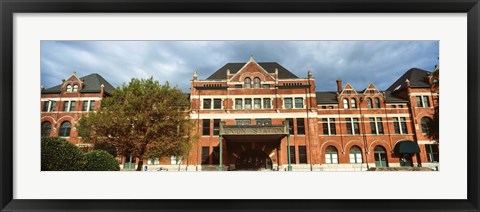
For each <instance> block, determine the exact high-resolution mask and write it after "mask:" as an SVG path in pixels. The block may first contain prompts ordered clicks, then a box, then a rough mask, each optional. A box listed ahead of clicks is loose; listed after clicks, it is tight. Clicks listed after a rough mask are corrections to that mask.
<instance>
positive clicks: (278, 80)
mask: <svg viewBox="0 0 480 212" xmlns="http://www.w3.org/2000/svg"><path fill="white" fill-rule="evenodd" d="M102 79H103V78H102ZM75 83H77V84H78V85H79V86H80V87H81V86H82V85H81V83H82V80H81V79H79V78H77V77H76V75H75V74H74V75H72V76H71V77H70V78H69V79H68V80H66V81H64V82H63V83H62V85H61V88H60V89H57V90H60V92H59V93H55V92H53V93H52V92H42V105H41V107H42V108H41V109H42V111H43V112H42V113H41V114H42V118H41V120H42V124H43V123H44V122H49V123H50V124H51V125H52V130H51V131H50V134H49V135H50V136H58V135H59V133H60V132H59V131H60V128H61V124H62V123H63V122H64V121H69V122H70V123H72V130H71V131H70V136H66V139H67V140H69V141H70V142H73V143H75V144H81V140H79V138H78V137H77V132H76V130H75V128H74V127H73V126H75V123H76V121H78V120H79V119H80V118H81V116H82V115H83V114H84V113H85V112H88V111H83V110H82V108H83V105H82V104H83V103H84V101H86V100H93V99H95V100H98V101H95V106H94V108H98V107H99V105H100V101H101V99H102V98H104V97H106V96H107V95H106V94H105V92H104V90H103V88H102V89H99V92H98V93H95V92H93V93H92V92H89V93H82V92H67V87H66V86H68V85H74V84H75ZM190 85H191V86H190V95H189V98H190V103H191V109H190V111H189V115H190V118H191V119H192V120H193V121H194V122H195V128H194V132H193V133H194V134H198V135H200V137H199V140H198V142H195V144H194V146H193V148H192V150H191V152H190V153H189V156H188V158H183V159H182V161H181V162H177V161H176V160H175V158H162V159H157V160H155V159H149V160H146V161H145V163H144V164H146V166H148V167H149V168H148V169H149V170H166V169H168V170H183V171H185V170H187V171H190V170H192V171H195V170H198V171H199V170H218V168H219V167H218V166H219V163H220V160H221V161H222V169H223V170H238V169H241V170H243V169H247V170H259V169H260V170H264V169H267V170H270V169H271V170H280V171H284V170H288V169H289V167H288V165H289V163H288V161H289V159H290V164H291V169H292V170H293V171H310V170H313V171H364V170H367V169H368V168H371V167H380V166H389V167H397V166H423V167H432V168H438V141H435V140H433V139H431V138H430V137H429V136H428V135H427V131H429V130H431V128H430V126H431V125H432V124H433V122H434V121H433V119H434V118H433V117H434V111H435V107H438V94H439V90H438V68H436V69H435V70H434V71H433V73H432V72H428V71H424V70H420V69H411V70H409V71H407V72H406V73H405V74H404V75H403V76H402V77H400V78H399V79H398V80H397V81H396V82H395V83H394V84H392V86H390V88H388V89H387V90H385V91H379V90H378V89H377V88H376V87H375V85H373V84H369V85H368V86H367V87H366V88H365V89H363V90H361V91H360V90H356V89H355V88H353V87H352V86H351V85H350V84H348V83H346V84H345V85H344V84H343V83H342V81H341V80H337V88H336V91H331V92H317V91H316V87H315V79H314V78H313V77H312V73H311V72H310V71H308V72H307V74H306V76H305V77H304V78H302V77H297V76H295V75H294V74H292V73H291V72H289V71H288V70H286V69H285V68H283V67H282V66H281V65H279V64H277V63H257V62H256V61H255V60H254V59H253V58H251V59H250V60H249V61H248V62H247V63H242V64H227V65H225V66H224V67H222V68H220V69H219V70H218V71H217V72H215V73H213V74H212V75H211V76H210V77H209V78H207V79H203V80H202V79H198V77H197V74H196V73H195V74H194V76H193V80H191V83H190ZM109 86H110V85H109ZM52 99H53V100H56V101H57V103H56V109H55V111H50V109H48V108H47V111H45V108H44V106H45V102H48V101H49V100H52ZM66 99H68V100H72V101H75V102H76V109H75V111H63V104H64V100H66ZM422 119H423V121H422ZM287 125H288V126H287ZM282 126H283V127H287V128H285V129H286V130H285V133H283V132H282V133H278V134H272V133H268V132H270V131H269V130H271V129H272V127H277V128H278V127H280V128H278V129H281V127H282ZM228 127H230V128H232V129H237V128H238V129H241V130H237V131H238V132H239V133H238V134H227V133H225V134H224V132H225V130H224V129H226V128H228ZM42 129H43V128H42ZM242 130H243V131H242ZM244 131H245V132H247V133H240V132H244ZM264 132H267V133H264ZM220 142H222V143H220ZM405 142H411V143H413V144H414V146H418V148H419V149H420V152H419V153H411V154H409V155H406V154H404V153H399V151H400V150H399V148H400V146H401V145H403V144H402V143H405ZM288 143H289V144H290V148H289V146H288ZM411 143H410V144H411ZM220 146H221V148H222V151H221V152H220ZM289 150H291V151H290V157H289V154H288V151H289ZM220 158H221V159H220ZM125 159H126V158H122V163H123V161H124V160H125ZM127 160H129V159H127ZM135 161H136V162H137V163H138V159H137V160H135ZM177 163H178V164H177Z"/></svg>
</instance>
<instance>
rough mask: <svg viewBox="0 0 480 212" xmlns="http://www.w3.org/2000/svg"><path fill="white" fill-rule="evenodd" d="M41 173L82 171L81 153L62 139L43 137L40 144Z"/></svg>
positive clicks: (83, 163)
mask: <svg viewBox="0 0 480 212" xmlns="http://www.w3.org/2000/svg"><path fill="white" fill-rule="evenodd" d="M41 151H42V152H41V163H42V165H41V166H42V167H41V169H42V171H82V170H84V167H85V158H84V156H83V152H82V151H81V150H80V149H79V148H78V147H77V146H75V145H74V144H72V143H70V142H68V141H66V140H65V139H62V138H51V137H43V138H42V143H41Z"/></svg>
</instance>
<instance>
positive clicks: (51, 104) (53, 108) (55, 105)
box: [50, 101, 57, 112]
mask: <svg viewBox="0 0 480 212" xmlns="http://www.w3.org/2000/svg"><path fill="white" fill-rule="evenodd" d="M55 110H57V102H56V101H50V112H53V111H55Z"/></svg>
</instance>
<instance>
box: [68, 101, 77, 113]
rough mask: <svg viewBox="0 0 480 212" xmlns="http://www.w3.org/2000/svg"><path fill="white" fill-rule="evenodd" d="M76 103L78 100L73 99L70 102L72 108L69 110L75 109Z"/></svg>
mask: <svg viewBox="0 0 480 212" xmlns="http://www.w3.org/2000/svg"><path fill="white" fill-rule="evenodd" d="M75 103H76V102H74V101H71V102H70V109H69V111H75Z"/></svg>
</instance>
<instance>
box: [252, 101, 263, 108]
mask: <svg viewBox="0 0 480 212" xmlns="http://www.w3.org/2000/svg"><path fill="white" fill-rule="evenodd" d="M253 109H262V99H253Z"/></svg>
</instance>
